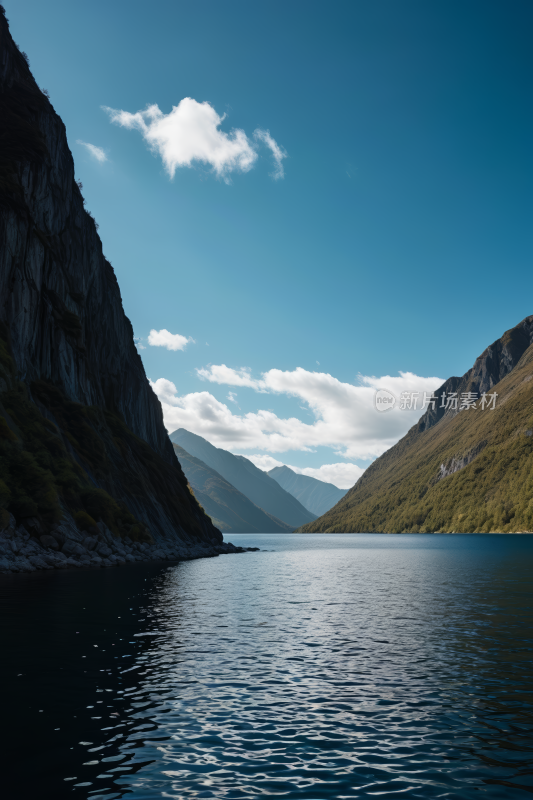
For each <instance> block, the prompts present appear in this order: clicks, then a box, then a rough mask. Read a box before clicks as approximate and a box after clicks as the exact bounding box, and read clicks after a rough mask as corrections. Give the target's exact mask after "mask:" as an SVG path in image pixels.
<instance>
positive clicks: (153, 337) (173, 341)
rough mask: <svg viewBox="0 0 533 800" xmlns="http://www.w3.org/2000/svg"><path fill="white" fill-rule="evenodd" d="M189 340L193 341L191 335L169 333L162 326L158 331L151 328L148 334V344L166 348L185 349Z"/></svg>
mask: <svg viewBox="0 0 533 800" xmlns="http://www.w3.org/2000/svg"><path fill="white" fill-rule="evenodd" d="M189 342H194V339H193V338H192V336H181V335H180V334H179V333H170V331H167V330H166V328H162V329H161V330H160V331H156V330H154V329H153V328H152V330H151V331H150V333H149V334H148V344H151V345H152V347H166V348H167V350H185V348H186V347H187V345H188V344H189Z"/></svg>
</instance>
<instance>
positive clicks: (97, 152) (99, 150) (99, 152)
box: [76, 139, 108, 164]
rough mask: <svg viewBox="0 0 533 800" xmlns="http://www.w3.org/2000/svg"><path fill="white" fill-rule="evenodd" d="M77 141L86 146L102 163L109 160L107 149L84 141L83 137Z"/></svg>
mask: <svg viewBox="0 0 533 800" xmlns="http://www.w3.org/2000/svg"><path fill="white" fill-rule="evenodd" d="M76 143H77V144H81V145H83V146H84V147H86V148H87V150H88V151H89V153H90V154H91V155H92V157H93V158H95V159H96V160H97V161H99V162H100V163H101V164H103V162H104V161H107V160H108V159H107V155H106V152H105V150H103V149H102V148H101V147H97V146H96V145H95V144H89V142H82V141H81V139H76Z"/></svg>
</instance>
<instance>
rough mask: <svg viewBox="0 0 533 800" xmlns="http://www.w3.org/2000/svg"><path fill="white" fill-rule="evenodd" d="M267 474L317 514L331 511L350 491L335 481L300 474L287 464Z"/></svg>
mask: <svg viewBox="0 0 533 800" xmlns="http://www.w3.org/2000/svg"><path fill="white" fill-rule="evenodd" d="M267 475H270V477H271V478H274V480H275V481H277V482H278V483H279V485H280V486H281V487H282V488H283V489H285V491H287V492H289V494H292V496H293V497H296V499H297V500H299V501H300V503H301V504H302V505H303V506H304V508H307V509H308V511H311V513H312V514H316V515H317V516H321V515H322V514H325V513H326V511H329V509H330V508H332V507H333V506H334V505H336V504H337V503H338V502H339V500H341V499H342V498H343V497H344V495H345V494H346V492H347V491H348V490H347V489H339V487H338V486H335V484H333V483H327V482H326V481H321V480H318V479H317V478H312V477H311V476H309V475H300V474H299V473H298V472H294V470H292V469H291V468H290V467H287V466H286V465H283V466H281V467H274V468H273V469H271V470H269V471H268V472H267Z"/></svg>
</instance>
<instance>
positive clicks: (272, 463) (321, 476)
mask: <svg viewBox="0 0 533 800" xmlns="http://www.w3.org/2000/svg"><path fill="white" fill-rule="evenodd" d="M236 455H244V457H245V458H248V459H249V460H250V461H251V462H252V464H255V466H256V467H259V469H262V470H263V471H264V472H270V470H271V469H274V467H289V468H290V469H292V471H293V472H296V473H297V474H298V475H308V476H309V477H310V478H316V479H317V480H319V481H325V482H326V483H332V484H333V485H334V486H338V488H339V489H351V487H352V486H353V485H354V483H355V482H356V481H357V480H359V478H360V477H361V475H362V474H363V472H364V469H363V468H362V467H358V466H357V464H347V463H345V462H342V461H341V462H339V463H337V464H323V465H322V466H321V467H303V469H302V468H301V467H293V465H292V464H286V463H285V462H283V461H278V460H277V458H274V457H273V456H268V455H264V454H263V453H254V454H253V455H248V453H236Z"/></svg>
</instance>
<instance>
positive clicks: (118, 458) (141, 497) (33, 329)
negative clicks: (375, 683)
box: [0, 7, 222, 549]
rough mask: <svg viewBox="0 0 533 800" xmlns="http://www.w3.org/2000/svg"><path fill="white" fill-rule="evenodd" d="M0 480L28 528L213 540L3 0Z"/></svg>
mask: <svg viewBox="0 0 533 800" xmlns="http://www.w3.org/2000/svg"><path fill="white" fill-rule="evenodd" d="M0 8H1V7H0ZM0 479H1V480H0V527H5V528H6V530H7V529H9V530H12V528H13V524H17V525H21V524H22V525H23V526H24V531H25V532H30V533H33V534H34V536H42V535H46V534H47V533H50V531H51V530H52V528H53V527H54V526H55V528H57V526H58V525H60V524H62V520H63V521H64V520H66V519H67V518H68V520H70V522H69V525H71V527H72V525H74V526H75V528H76V529H77V530H79V531H84V532H85V534H87V533H90V532H91V531H92V533H93V534H94V535H95V536H97V535H98V530H99V528H98V524H100V523H101V524H103V525H105V527H106V530H107V531H108V532H109V533H110V535H113V536H114V537H115V538H117V537H122V538H128V539H129V540H130V541H134V540H138V541H139V542H141V541H144V542H145V543H146V544H149V543H150V542H152V543H153V542H155V543H158V544H159V545H162V544H164V543H166V545H172V547H178V549H179V546H181V545H183V546H184V547H185V546H189V547H191V546H193V545H195V544H197V543H199V542H203V543H204V544H206V543H207V544H208V545H211V544H212V543H213V542H217V543H218V544H220V542H221V541H222V536H221V534H220V532H219V531H218V530H217V529H216V528H215V527H214V526H213V525H212V523H211V520H210V519H209V517H207V516H206V515H205V514H204V512H203V511H202V509H201V508H200V507H199V505H198V503H197V502H196V500H195V499H194V496H193V495H192V494H191V492H190V491H189V488H188V484H187V481H186V479H185V477H184V475H183V472H182V470H181V468H180V465H179V463H178V460H177V458H176V456H175V453H174V450H173V447H172V445H171V443H170V441H169V439H168V436H167V433H166V430H165V428H164V425H163V417H162V411H161V406H160V404H159V401H158V399H157V398H156V396H155V395H154V393H153V391H152V389H151V388H150V385H149V383H148V380H147V378H146V375H145V372H144V368H143V365H142V362H141V359H140V357H139V355H138V353H137V350H136V347H135V344H134V340H133V330H132V326H131V323H130V321H129V320H128V318H127V317H126V315H125V314H124V310H123V307H122V300H121V296H120V290H119V287H118V283H117V279H116V276H115V273H114V271H113V268H112V266H111V264H110V263H109V261H108V260H107V259H106V258H105V256H104V254H103V251H102V243H101V241H100V238H99V236H98V226H97V224H96V223H95V221H94V219H93V218H92V216H91V215H90V214H89V213H88V211H87V210H86V209H85V206H84V199H83V196H82V193H81V187H80V186H79V185H78V184H77V182H76V180H75V175H74V162H73V159H72V155H71V153H70V150H69V148H68V144H67V138H66V132H65V126H64V125H63V123H62V121H61V119H60V117H59V116H58V115H57V114H56V112H55V111H54V109H53V107H52V105H51V103H50V101H49V99H48V97H47V96H46V94H45V93H43V92H42V91H41V90H40V89H39V87H38V85H37V83H36V82H35V80H34V78H33V76H32V74H31V72H30V69H29V65H28V59H27V57H26V56H25V54H22V53H21V52H20V51H19V49H18V48H17V46H16V45H15V43H14V42H13V40H12V38H11V35H10V33H9V27H8V23H7V20H6V19H5V14H4V11H3V9H2V10H1V13H0ZM6 526H7V527H6ZM55 528H54V529H55ZM72 530H74V528H72ZM106 535H107V534H106ZM58 538H59V539H61V536H59V537H58Z"/></svg>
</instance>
